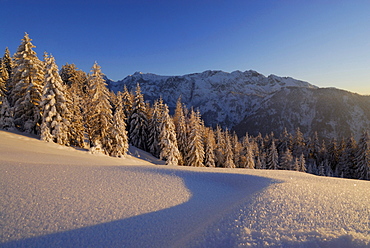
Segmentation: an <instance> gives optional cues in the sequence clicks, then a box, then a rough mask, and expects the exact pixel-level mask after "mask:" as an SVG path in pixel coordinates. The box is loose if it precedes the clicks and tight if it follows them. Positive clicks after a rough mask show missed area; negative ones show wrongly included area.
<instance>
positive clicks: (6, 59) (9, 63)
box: [1, 48, 14, 102]
mask: <svg viewBox="0 0 370 248" xmlns="http://www.w3.org/2000/svg"><path fill="white" fill-rule="evenodd" d="M1 61H2V63H4V67H5V69H6V73H5V74H7V80H6V81H5V86H6V91H7V93H8V95H9V94H10V93H11V92H12V90H13V82H12V72H13V68H14V63H13V59H12V57H11V56H10V52H9V49H8V48H6V49H5V53H4V56H3V58H2V59H1ZM8 101H9V102H11V99H10V98H8Z"/></svg>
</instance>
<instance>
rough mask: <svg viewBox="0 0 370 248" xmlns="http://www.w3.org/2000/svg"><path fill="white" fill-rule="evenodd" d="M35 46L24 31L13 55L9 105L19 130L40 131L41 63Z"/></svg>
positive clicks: (42, 78)
mask: <svg viewBox="0 0 370 248" xmlns="http://www.w3.org/2000/svg"><path fill="white" fill-rule="evenodd" d="M34 47H35V46H34V45H33V44H32V43H31V39H30V38H29V37H28V34H27V33H26V34H25V36H24V38H23V39H22V43H21V45H20V46H19V47H18V50H17V53H16V54H15V55H14V64H15V65H14V70H13V75H12V85H13V86H14V88H13V89H12V91H11V96H10V98H11V99H12V102H11V105H12V106H14V123H15V125H16V127H17V128H19V129H20V130H21V131H25V132H29V133H35V134H38V133H39V132H40V123H41V115H40V111H41V109H40V101H41V95H42V89H43V83H44V74H43V63H42V62H41V61H40V60H39V59H38V58H37V55H36V52H34V51H33V50H32V48H34Z"/></svg>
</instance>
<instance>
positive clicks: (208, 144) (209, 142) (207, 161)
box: [203, 128, 216, 167]
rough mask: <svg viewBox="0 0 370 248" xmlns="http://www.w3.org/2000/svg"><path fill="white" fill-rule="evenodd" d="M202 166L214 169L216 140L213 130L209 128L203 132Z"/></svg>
mask: <svg viewBox="0 0 370 248" xmlns="http://www.w3.org/2000/svg"><path fill="white" fill-rule="evenodd" d="M203 140H204V152H205V153H204V165H205V166H206V167H215V166H216V163H215V154H214V150H215V146H216V140H215V135H214V133H213V130H212V129H211V128H205V130H204V138H203Z"/></svg>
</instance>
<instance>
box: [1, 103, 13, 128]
mask: <svg viewBox="0 0 370 248" xmlns="http://www.w3.org/2000/svg"><path fill="white" fill-rule="evenodd" d="M1 102H2V105H1V106H0V129H4V130H13V129H14V127H15V126H14V119H13V112H12V108H11V107H10V105H9V102H8V99H7V98H6V97H5V96H3V97H2V100H1Z"/></svg>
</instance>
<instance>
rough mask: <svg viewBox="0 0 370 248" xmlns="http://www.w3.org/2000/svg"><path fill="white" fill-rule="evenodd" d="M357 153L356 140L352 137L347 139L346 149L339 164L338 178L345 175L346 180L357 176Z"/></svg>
mask: <svg viewBox="0 0 370 248" xmlns="http://www.w3.org/2000/svg"><path fill="white" fill-rule="evenodd" d="M356 151H357V144H356V141H355V139H354V138H353V137H352V136H351V137H349V138H348V139H347V142H346V147H345V148H344V150H343V152H342V153H341V155H340V158H339V163H338V165H337V167H336V170H335V174H336V176H338V177H339V176H341V175H343V177H344V178H353V176H354V174H355V156H356Z"/></svg>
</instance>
